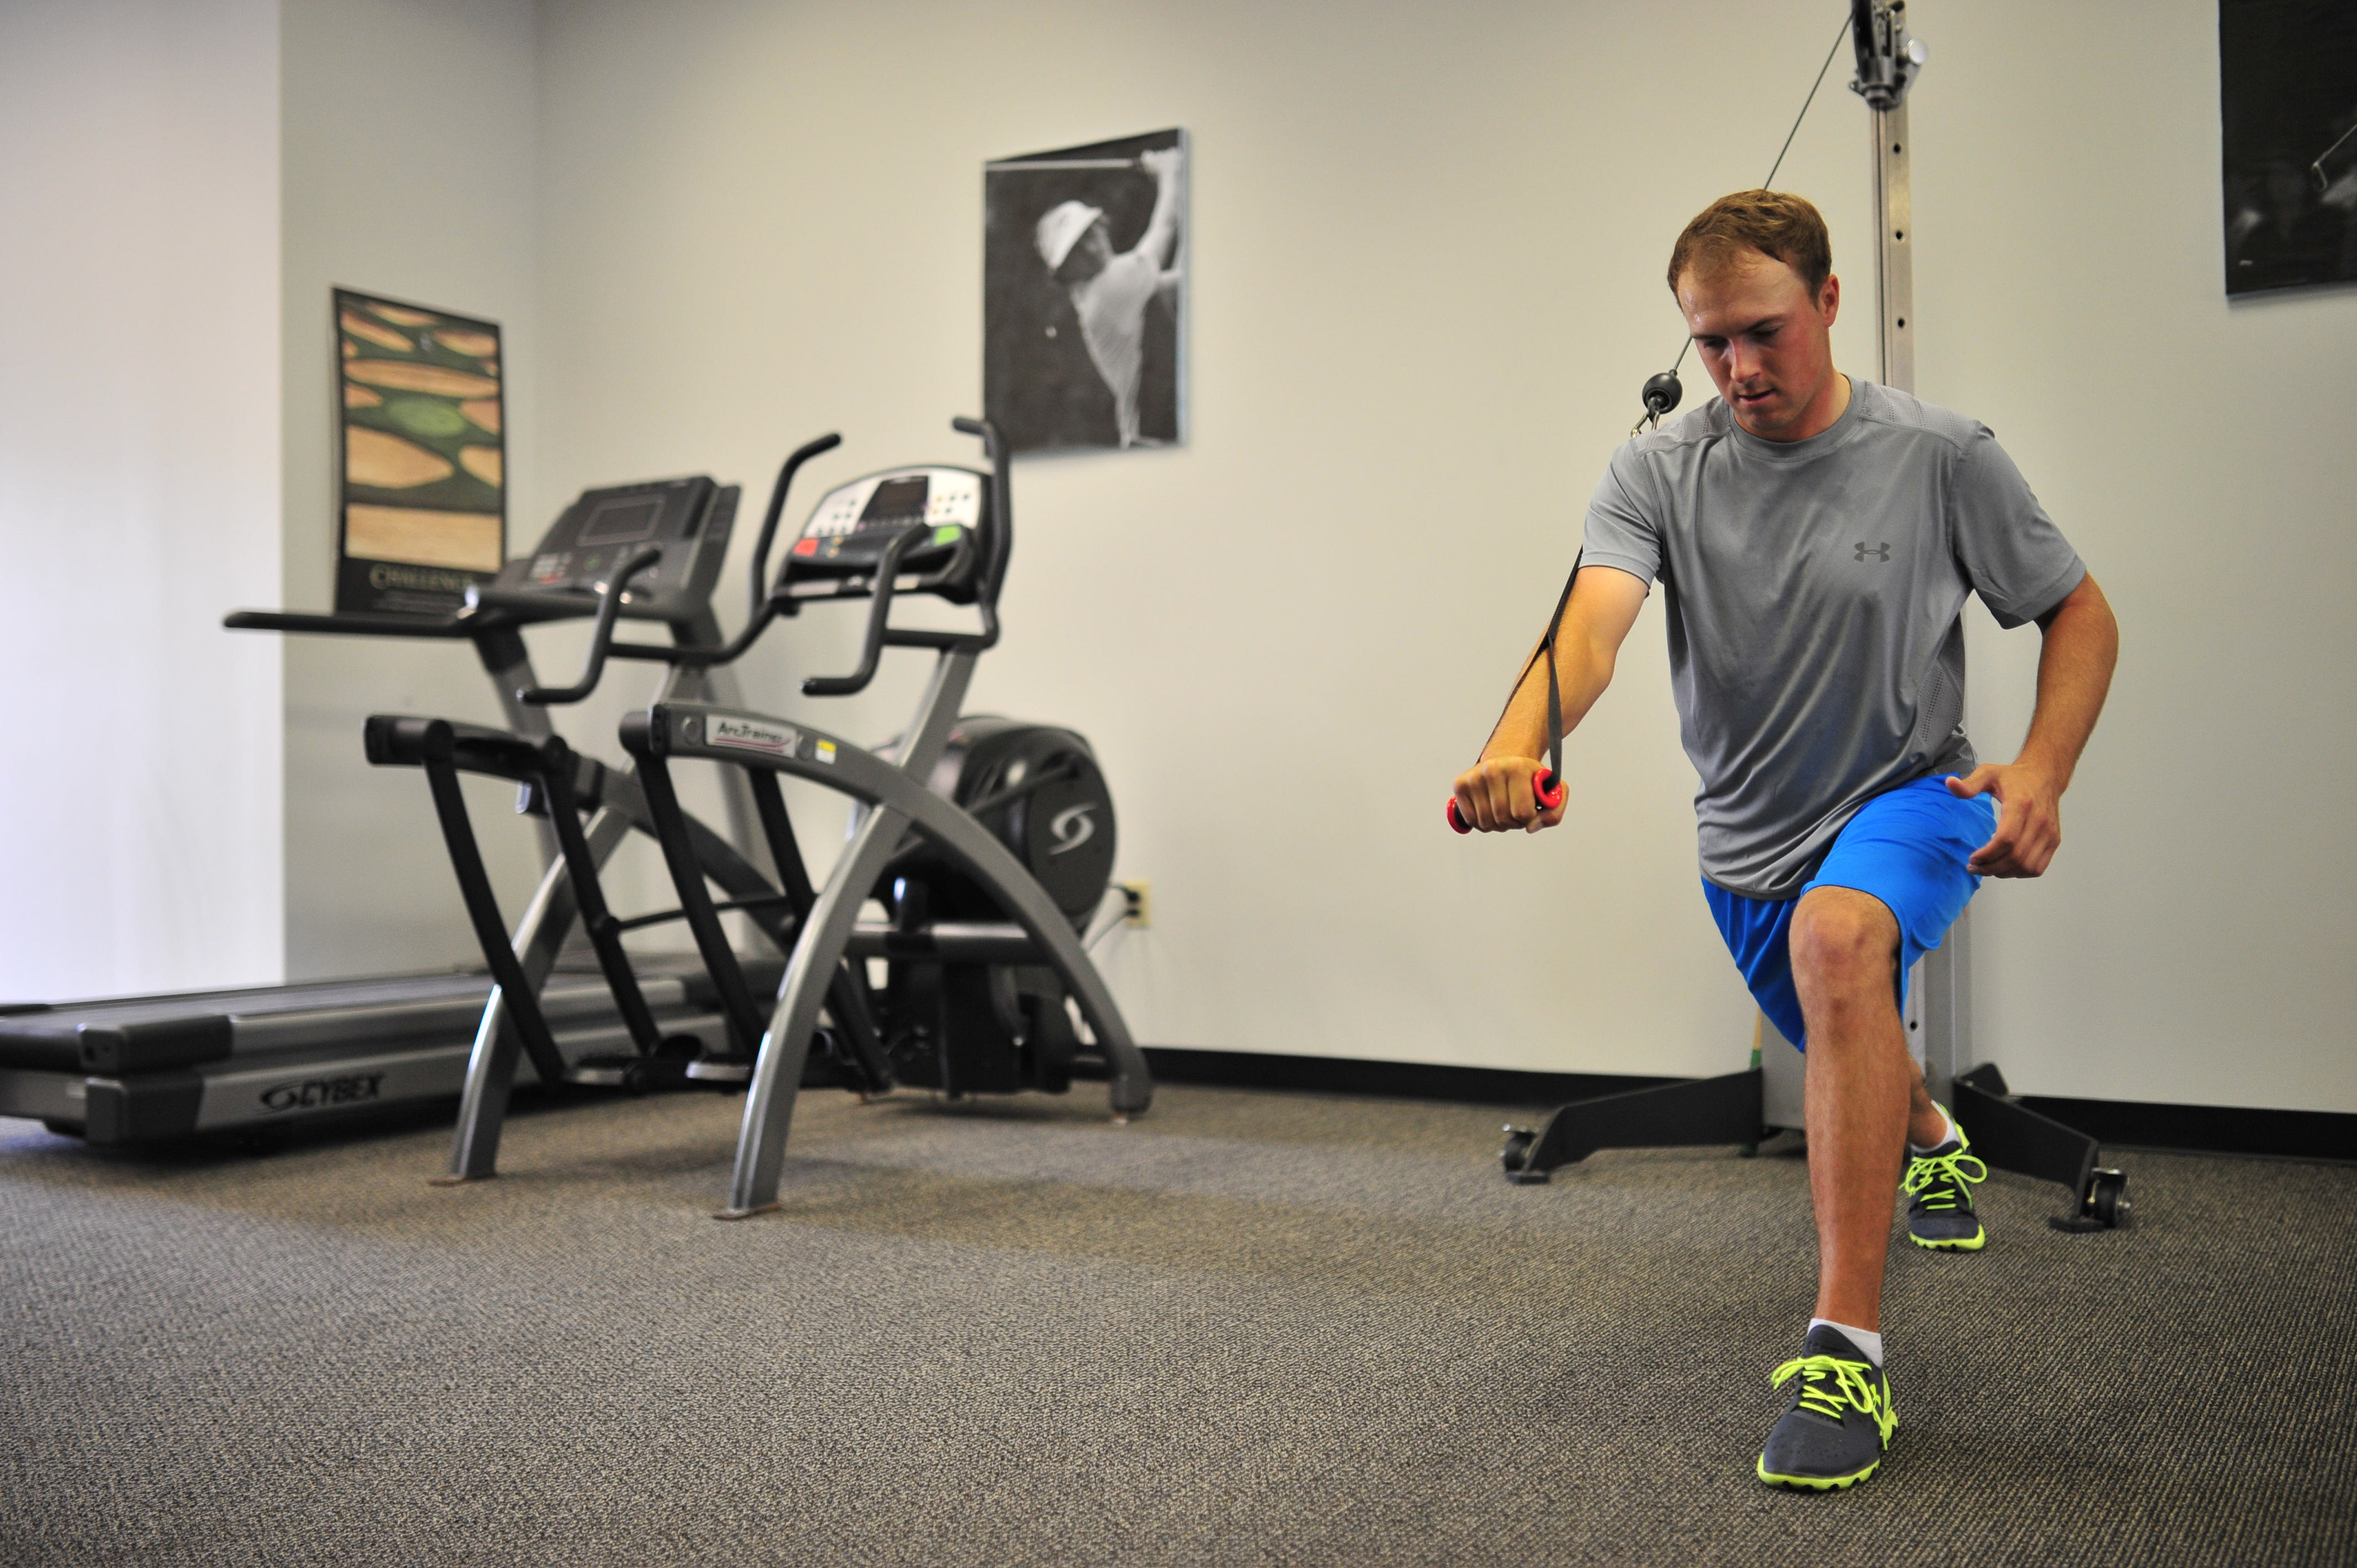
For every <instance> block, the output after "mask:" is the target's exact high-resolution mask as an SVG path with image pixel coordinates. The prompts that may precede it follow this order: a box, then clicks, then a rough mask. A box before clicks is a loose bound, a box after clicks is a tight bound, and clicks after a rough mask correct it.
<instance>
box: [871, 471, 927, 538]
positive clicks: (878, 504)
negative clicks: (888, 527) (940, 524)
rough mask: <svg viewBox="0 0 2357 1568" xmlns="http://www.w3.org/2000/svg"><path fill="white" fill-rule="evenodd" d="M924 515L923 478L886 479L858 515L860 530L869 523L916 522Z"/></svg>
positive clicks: (921, 476) (918, 476) (920, 475)
mask: <svg viewBox="0 0 2357 1568" xmlns="http://www.w3.org/2000/svg"><path fill="white" fill-rule="evenodd" d="M924 515H925V476H924V475H922V474H919V475H917V476H916V477H915V478H909V479H886V480H885V481H884V482H883V483H881V484H879V485H877V487H876V493H875V494H874V495H872V496H869V497H868V498H867V507H866V510H864V511H862V512H861V513H860V514H859V524H860V526H861V527H862V528H865V527H866V526H867V525H868V524H869V523H871V522H899V521H910V522H914V521H920V520H921V519H922V518H923V517H924Z"/></svg>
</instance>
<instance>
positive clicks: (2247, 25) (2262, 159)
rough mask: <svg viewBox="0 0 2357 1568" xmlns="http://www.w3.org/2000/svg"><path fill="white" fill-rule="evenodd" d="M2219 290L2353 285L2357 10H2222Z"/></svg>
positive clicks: (2286, 1) (2296, 1) (2284, 6)
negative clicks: (2222, 277) (2222, 283)
mask: <svg viewBox="0 0 2357 1568" xmlns="http://www.w3.org/2000/svg"><path fill="white" fill-rule="evenodd" d="M2218 78H2219V86H2220V89H2221V91H2220V106H2221V109H2222V113H2223V115H2224V120H2225V124H2224V126H2223V132H2224V134H2223V136H2222V153H2223V155H2224V162H2225V170H2224V175H2225V188H2226V189H2225V196H2226V292H2227V293H2228V294H2229V295H2237V294H2254V293H2257V292H2258V291H2260V290H2263V289H2275V288H2299V287H2303V286H2308V285H2316V284H2332V283H2348V282H2352V281H2357V5H2351V4H2350V3H2349V0H2221V4H2220V5H2219V6H2218Z"/></svg>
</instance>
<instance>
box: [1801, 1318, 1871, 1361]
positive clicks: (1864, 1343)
mask: <svg viewBox="0 0 2357 1568" xmlns="http://www.w3.org/2000/svg"><path fill="white" fill-rule="evenodd" d="M1820 1323H1822V1324H1824V1326H1826V1327H1828V1328H1835V1329H1839V1330H1840V1331H1841V1336H1842V1337H1843V1338H1845V1339H1846V1340H1848V1341H1849V1342H1850V1343H1851V1344H1853V1345H1855V1346H1857V1348H1859V1349H1861V1350H1863V1351H1865V1352H1866V1359H1867V1360H1869V1361H1871V1362H1873V1363H1874V1364H1875V1365H1876V1366H1877V1367H1879V1366H1881V1365H1882V1336H1881V1335H1880V1334H1878V1333H1877V1332H1875V1331H1873V1330H1871V1329H1866V1328H1852V1327H1851V1326H1849V1325H1848V1324H1846V1323H1835V1321H1834V1320H1833V1319H1832V1318H1830V1317H1812V1318H1811V1319H1809V1326H1810V1327H1811V1328H1814V1327H1815V1326H1817V1325H1818V1324H1820Z"/></svg>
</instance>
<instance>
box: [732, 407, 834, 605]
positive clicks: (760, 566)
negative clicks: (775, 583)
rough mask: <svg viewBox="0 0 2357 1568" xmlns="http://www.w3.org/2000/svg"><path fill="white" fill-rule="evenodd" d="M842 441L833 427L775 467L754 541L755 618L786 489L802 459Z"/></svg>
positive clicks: (764, 600) (766, 591) (765, 596)
mask: <svg viewBox="0 0 2357 1568" xmlns="http://www.w3.org/2000/svg"><path fill="white" fill-rule="evenodd" d="M842 445H843V435H842V433H841V432H840V431H834V430H830V431H828V432H827V433H826V434H825V435H822V436H819V437H818V438H817V439H815V440H812V441H805V442H803V443H802V445H801V446H797V447H796V448H794V454H793V456H791V457H788V458H787V459H786V464H785V467H782V468H780V469H779V470H778V482H777V483H776V484H774V485H772V486H770V510H768V511H767V512H765V513H764V514H763V515H762V518H761V537H760V538H759V540H758V541H756V542H755V543H754V545H753V576H752V584H751V587H752V603H751V605H750V606H749V607H748V610H747V613H748V615H750V616H751V617H752V618H753V619H754V620H755V621H759V620H761V619H762V615H761V611H762V610H763V608H764V607H767V606H768V604H769V602H770V545H771V544H773V543H775V542H776V541H777V537H778V519H779V518H780V517H782V516H784V515H785V510H786V492H787V491H788V490H790V489H792V488H793V483H794V475H795V473H796V471H798V470H799V469H800V468H801V467H802V465H803V464H804V463H807V462H809V461H810V460H811V459H812V458H813V457H816V456H820V455H822V454H823V453H827V452H832V451H834V449H835V448H836V447H838V446H842Z"/></svg>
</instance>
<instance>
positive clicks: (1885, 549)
mask: <svg viewBox="0 0 2357 1568" xmlns="http://www.w3.org/2000/svg"><path fill="white" fill-rule="evenodd" d="M1869 550H1871V551H1872V552H1874V558H1875V559H1876V560H1877V561H1888V560H1889V559H1890V545H1889V542H1887V541H1886V542H1883V543H1880V544H1860V545H1859V546H1858V547H1857V558H1858V559H1859V560H1861V561H1863V560H1865V559H1866V554H1867V551H1869Z"/></svg>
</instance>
